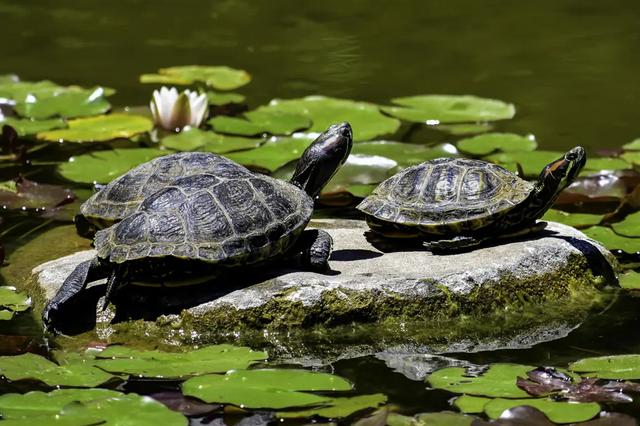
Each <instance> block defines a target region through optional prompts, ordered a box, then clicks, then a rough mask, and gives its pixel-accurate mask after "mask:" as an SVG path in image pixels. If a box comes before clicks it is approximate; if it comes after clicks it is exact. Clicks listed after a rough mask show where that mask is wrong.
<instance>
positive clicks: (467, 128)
mask: <svg viewBox="0 0 640 426" xmlns="http://www.w3.org/2000/svg"><path fill="white" fill-rule="evenodd" d="M435 129H436V130H440V131H441V132H445V133H449V134H450V135H454V136H463V135H476V134H478V133H485V132H489V131H491V130H492V129H493V126H492V125H491V124H490V123H469V124H466V123H462V124H441V125H438V126H437V127H435Z"/></svg>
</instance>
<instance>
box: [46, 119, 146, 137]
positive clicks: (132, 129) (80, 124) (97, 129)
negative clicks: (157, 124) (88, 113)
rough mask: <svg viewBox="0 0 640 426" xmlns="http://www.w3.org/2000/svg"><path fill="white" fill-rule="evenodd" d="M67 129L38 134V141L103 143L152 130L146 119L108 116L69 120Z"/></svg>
mask: <svg viewBox="0 0 640 426" xmlns="http://www.w3.org/2000/svg"><path fill="white" fill-rule="evenodd" d="M68 124H69V128H68V129H62V130H51V131H48V132H41V133H38V135H37V137H38V139H42V140H47V141H51V142H104V141H110V140H113V139H119V138H124V139H127V138H131V137H133V136H135V135H138V134H140V133H145V132H148V131H150V130H151V129H152V128H153V123H152V122H151V120H149V119H148V118H147V117H143V116H141V115H129V114H110V115H102V116H99V117H89V118H78V119H75V120H69V122H68Z"/></svg>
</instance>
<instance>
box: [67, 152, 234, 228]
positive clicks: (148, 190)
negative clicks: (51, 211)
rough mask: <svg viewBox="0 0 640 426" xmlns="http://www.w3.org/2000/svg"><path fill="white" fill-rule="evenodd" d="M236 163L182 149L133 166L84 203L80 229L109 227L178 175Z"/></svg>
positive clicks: (180, 176)
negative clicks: (179, 151)
mask: <svg viewBox="0 0 640 426" xmlns="http://www.w3.org/2000/svg"><path fill="white" fill-rule="evenodd" d="M225 167H228V168H233V167H235V163H234V162H233V161H231V160H229V159H227V158H225V157H222V156H220V155H216V154H211V153H208V152H181V153H177V154H171V155H165V156H163V157H159V158H156V159H154V160H151V161H148V162H146V163H143V164H140V165H139V166H137V167H135V168H133V169H131V170H130V171H128V172H127V173H125V174H123V175H122V176H120V177H118V178H116V179H114V180H113V181H111V182H110V183H109V184H108V185H105V186H102V187H100V188H99V190H98V192H96V193H95V194H93V196H91V197H90V198H89V199H88V200H87V201H85V202H84V203H83V204H82V205H81V206H80V213H79V214H78V215H76V217H75V223H76V228H77V229H78V233H79V234H81V235H84V236H90V237H92V236H93V234H95V232H96V230H98V229H103V228H107V227H109V226H111V225H113V224H114V223H116V222H118V221H120V220H122V219H124V218H125V217H127V216H129V215H130V214H131V213H133V212H135V211H136V210H137V209H138V207H139V206H140V203H142V201H143V200H144V199H145V198H147V197H148V196H149V195H151V194H153V193H154V192H156V191H158V190H159V189H162V188H164V187H166V186H167V185H169V184H171V183H173V182H174V181H175V180H176V179H179V178H184V177H186V176H193V175H197V174H201V173H207V172H214V173H215V171H216V170H217V171H219V170H221V169H222V168H225Z"/></svg>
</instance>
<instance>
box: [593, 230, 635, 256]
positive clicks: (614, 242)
mask: <svg viewBox="0 0 640 426" xmlns="http://www.w3.org/2000/svg"><path fill="white" fill-rule="evenodd" d="M582 232H583V233H584V234H585V235H586V236H587V237H589V238H592V239H594V240H596V241H599V242H600V243H602V245H604V246H605V247H606V248H608V249H609V250H614V249H618V250H623V251H625V252H627V253H635V252H638V251H640V238H628V237H623V236H622V235H618V234H616V233H615V232H613V230H612V229H611V228H607V227H604V226H592V227H591V228H587V229H583V230H582Z"/></svg>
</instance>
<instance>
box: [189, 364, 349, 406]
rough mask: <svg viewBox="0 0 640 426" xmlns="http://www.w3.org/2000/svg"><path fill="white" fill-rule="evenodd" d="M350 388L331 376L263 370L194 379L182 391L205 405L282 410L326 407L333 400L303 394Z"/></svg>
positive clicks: (338, 378)
mask: <svg viewBox="0 0 640 426" xmlns="http://www.w3.org/2000/svg"><path fill="white" fill-rule="evenodd" d="M351 387H352V385H351V383H349V382H348V381H346V380H344V379H342V378H341V377H338V376H334V375H331V374H326V373H312V372H310V371H304V370H271V369H264V370H233V371H229V372H228V373H227V374H225V375H223V376H221V375H207V376H198V377H194V378H191V379H189V380H187V381H186V382H184V383H183V385H182V391H183V393H184V394H185V395H190V396H194V397H196V398H199V399H201V400H203V401H206V402H217V403H222V404H233V405H237V406H239V407H242V408H270V409H283V408H292V407H306V406H314V405H327V404H330V402H331V400H332V398H330V397H325V396H318V395H314V394H311V393H306V392H302V391H310V392H311V391H315V392H319V391H345V390H350V389H351Z"/></svg>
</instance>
